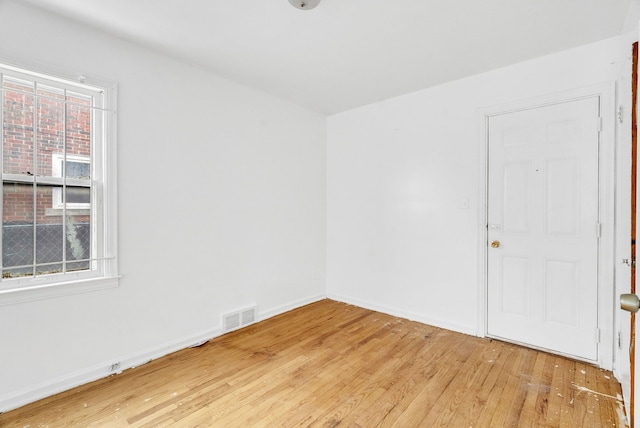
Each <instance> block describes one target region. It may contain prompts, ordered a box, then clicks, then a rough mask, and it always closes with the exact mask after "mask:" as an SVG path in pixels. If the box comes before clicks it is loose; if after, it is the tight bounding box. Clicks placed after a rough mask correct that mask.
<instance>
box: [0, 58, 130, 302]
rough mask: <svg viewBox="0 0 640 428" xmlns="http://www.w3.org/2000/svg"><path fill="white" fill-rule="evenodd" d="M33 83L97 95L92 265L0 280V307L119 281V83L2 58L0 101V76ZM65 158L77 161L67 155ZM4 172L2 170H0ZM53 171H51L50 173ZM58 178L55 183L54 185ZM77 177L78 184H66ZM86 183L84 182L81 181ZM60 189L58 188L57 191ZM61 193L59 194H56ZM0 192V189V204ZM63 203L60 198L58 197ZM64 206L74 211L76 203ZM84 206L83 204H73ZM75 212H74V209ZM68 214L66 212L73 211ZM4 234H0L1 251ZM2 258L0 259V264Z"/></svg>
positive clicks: (12, 177) (27, 179) (22, 178)
mask: <svg viewBox="0 0 640 428" xmlns="http://www.w3.org/2000/svg"><path fill="white" fill-rule="evenodd" d="M3 75H6V76H9V77H13V78H19V79H23V80H29V81H34V82H36V83H41V84H45V85H47V86H53V87H57V88H62V89H68V90H69V91H73V92H75V93H87V94H90V95H95V94H96V93H97V92H99V93H101V94H102V96H101V99H100V102H98V103H96V104H94V107H93V111H94V112H95V114H94V120H93V121H92V123H93V126H94V129H92V149H91V153H92V157H93V158H92V167H91V173H92V177H91V192H92V193H91V201H92V203H91V206H90V210H89V212H90V214H91V239H92V255H91V259H90V265H91V269H90V270H87V271H79V272H65V273H56V274H50V275H38V276H31V277H26V278H9V279H3V278H0V306H3V305H10V304H16V303H21V302H25V301H32V300H41V299H48V298H53V297H58V296H61V295H69V294H77V293H84V292H90V291H94V290H101V289H105V288H113V287H117V286H118V285H119V275H118V259H117V248H118V246H117V235H118V232H117V177H116V172H117V170H116V159H117V152H116V148H117V141H116V136H117V127H116V118H117V115H116V101H117V84H115V83H113V82H105V81H100V80H93V79H90V78H86V77H84V76H81V77H77V78H70V77H68V74H66V73H64V72H59V71H50V70H42V69H38V68H35V67H29V69H28V70H27V68H21V67H18V66H16V65H13V64H9V63H7V62H4V61H2V59H0V101H1V100H2V99H3V92H2V91H3V88H2V76H3ZM0 105H1V104H0ZM2 123H3V111H2V109H1V108H0V129H2V126H1V124H2ZM2 147H3V135H2V132H0V166H2V165H3V163H2V150H1V148H2ZM67 159H69V160H72V161H75V159H74V157H73V156H70V155H68V154H67ZM0 172H2V169H0ZM1 175H2V181H3V182H7V181H8V182H18V183H20V182H22V183H37V181H34V177H32V176H29V175H16V174H1ZM54 175H55V174H54ZM59 175H60V178H56V177H48V178H47V180H46V181H47V182H49V181H50V182H51V183H47V184H51V185H64V184H65V183H67V184H74V185H75V184H80V182H85V183H86V182H87V180H78V179H73V178H67V179H64V178H63V177H61V176H62V174H61V173H60V174H59ZM58 181H59V183H58ZM74 181H77V182H78V183H70V182H74ZM81 185H86V184H81ZM58 190H60V189H58ZM60 195H61V194H60ZM1 198H2V192H0V207H1V206H2V203H1ZM60 202H61V197H60ZM68 205H69V204H67V207H64V204H62V206H61V208H62V213H63V214H64V212H65V211H66V210H67V208H73V210H76V209H77V208H79V207H69V206H68ZM74 205H84V204H74ZM76 212H77V211H76ZM72 213H73V212H70V213H68V214H72ZM1 238H2V234H1V233H0V250H1V249H2V245H1ZM1 262H2V258H1V257H0V264H1Z"/></svg>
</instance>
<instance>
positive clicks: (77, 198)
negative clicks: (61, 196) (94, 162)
mask: <svg viewBox="0 0 640 428" xmlns="http://www.w3.org/2000/svg"><path fill="white" fill-rule="evenodd" d="M64 202H66V203H67V204H89V203H91V190H90V189H89V188H88V187H72V186H68V187H67V192H66V197H65V200H64Z"/></svg>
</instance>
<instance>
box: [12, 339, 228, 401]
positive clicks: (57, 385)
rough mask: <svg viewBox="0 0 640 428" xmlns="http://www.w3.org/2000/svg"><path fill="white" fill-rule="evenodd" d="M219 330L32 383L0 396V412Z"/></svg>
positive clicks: (123, 368) (143, 361) (143, 362)
mask: <svg viewBox="0 0 640 428" xmlns="http://www.w3.org/2000/svg"><path fill="white" fill-rule="evenodd" d="M221 334H222V330H221V329H219V328H216V329H214V330H209V331H205V332H201V333H199V334H196V335H193V336H190V337H187V338H183V339H179V340H176V341H173V342H168V343H165V344H164V345H161V346H158V347H156V348H153V349H149V350H146V351H143V352H140V353H136V354H133V355H129V356H124V357H122V358H120V359H115V360H112V361H105V362H103V363H100V364H97V365H95V366H93V367H87V368H85V369H82V370H79V371H77V372H73V373H70V374H68V375H65V376H61V377H59V378H57V379H52V380H49V381H46V382H43V383H41V384H38V385H34V386H33V387H30V388H25V389H23V390H21V391H17V392H14V393H12V394H9V395H5V396H3V397H0V413H3V412H8V411H9V410H13V409H16V408H18V407H21V406H24V405H25V404H29V403H32V402H34V401H37V400H41V399H43V398H46V397H49V396H52V395H54V394H58V393H60V392H63V391H66V390H69V389H71V388H75V387H77V386H80V385H84V384H86V383H89V382H93V381H95V380H98V379H102V378H105V377H108V376H111V375H114V374H118V373H121V372H122V371H123V370H127V369H130V368H133V367H138V366H141V365H143V364H146V363H148V362H149V361H152V360H156V359H158V358H160V357H163V356H165V355H168V354H171V353H173V352H176V351H179V350H181V349H184V348H188V347H189V346H193V345H194V344H198V343H202V342H204V341H207V340H209V339H212V338H214V337H217V336H220V335H221ZM113 364H119V367H118V369H117V370H112V369H111V367H112V365H113Z"/></svg>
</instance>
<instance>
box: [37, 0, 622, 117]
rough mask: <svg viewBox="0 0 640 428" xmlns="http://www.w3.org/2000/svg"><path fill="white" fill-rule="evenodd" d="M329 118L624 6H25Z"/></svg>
mask: <svg viewBox="0 0 640 428" xmlns="http://www.w3.org/2000/svg"><path fill="white" fill-rule="evenodd" d="M28 1H29V2H30V3H32V4H35V5H37V6H41V7H43V8H45V9H48V10H51V11H54V12H56V13H60V14H62V15H66V16H69V17H72V18H74V19H78V20H81V21H83V22H85V23H87V24H90V25H93V26H96V27H99V28H101V29H103V30H105V31H107V32H110V33H113V34H115V35H117V36H119V37H122V38H125V39H128V40H130V41H133V42H135V43H139V44H141V45H144V46H146V47H149V48H152V49H155V50H158V51H162V52H163V53H167V54H170V55H173V56H176V57H178V58H180V59H181V60H184V61H187V62H189V63H192V64H194V65H197V66H199V67H202V68H205V69H207V70H210V71H212V72H214V73H216V74H218V75H220V76H223V77H226V78H229V79H232V80H234V81H237V82H239V83H242V84H245V85H248V86H251V87H254V88H257V89H260V90H263V91H266V92H269V93H271V94H274V95H276V96H278V97H281V98H284V99H287V100H290V101H292V102H294V103H297V104H299V105H302V106H304V107H307V108H309V109H312V110H315V111H318V112H320V113H324V114H332V113H337V112H340V111H344V110H347V109H350V108H353V107H357V106H360V105H364V104H368V103H371V102H374V101H379V100H382V99H386V98H390V97H393V96H396V95H401V94H404V93H408V92H412V91H416V90H419V89H423V88H426V87H429V86H433V85H437V84H440V83H443V82H446V81H450V80H454V79H458V78H461V77H465V76H469V75H472V74H476V73H479V72H483V71H488V70H491V69H494V68H498V67H502V66H505V65H509V64H513V63H517V62H521V61H523V60H527V59H530V58H535V57H538V56H541V55H545V54H549V53H552V52H557V51H560V50H563V49H568V48H571V47H575V46H579V45H582V44H586V43H590V42H594V41H597V40H601V39H605V38H608V37H612V36H616V35H618V34H620V32H621V30H622V28H623V23H624V20H625V15H626V13H627V9H628V8H629V3H630V1H632V0H482V1H481V0H444V1H443V0H322V1H321V3H320V5H319V6H318V7H317V8H315V9H313V10H307V11H301V10H298V9H295V8H294V7H292V6H291V5H290V4H289V2H288V1H287V0H28Z"/></svg>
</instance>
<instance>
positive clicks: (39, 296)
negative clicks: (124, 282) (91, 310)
mask: <svg viewBox="0 0 640 428" xmlns="http://www.w3.org/2000/svg"><path fill="white" fill-rule="evenodd" d="M119 282H120V277H108V278H105V277H99V278H89V279H79V280H77V281H64V282H58V283H48V284H42V285H35V286H31V287H23V288H13V289H6V290H0V307H2V306H7V305H15V304H19V303H25V302H32V301H36V300H45V299H53V298H56V297H61V296H69V295H72V294H80V293H88V292H91V291H98V290H106V289H109V288H116V287H118V286H119Z"/></svg>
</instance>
